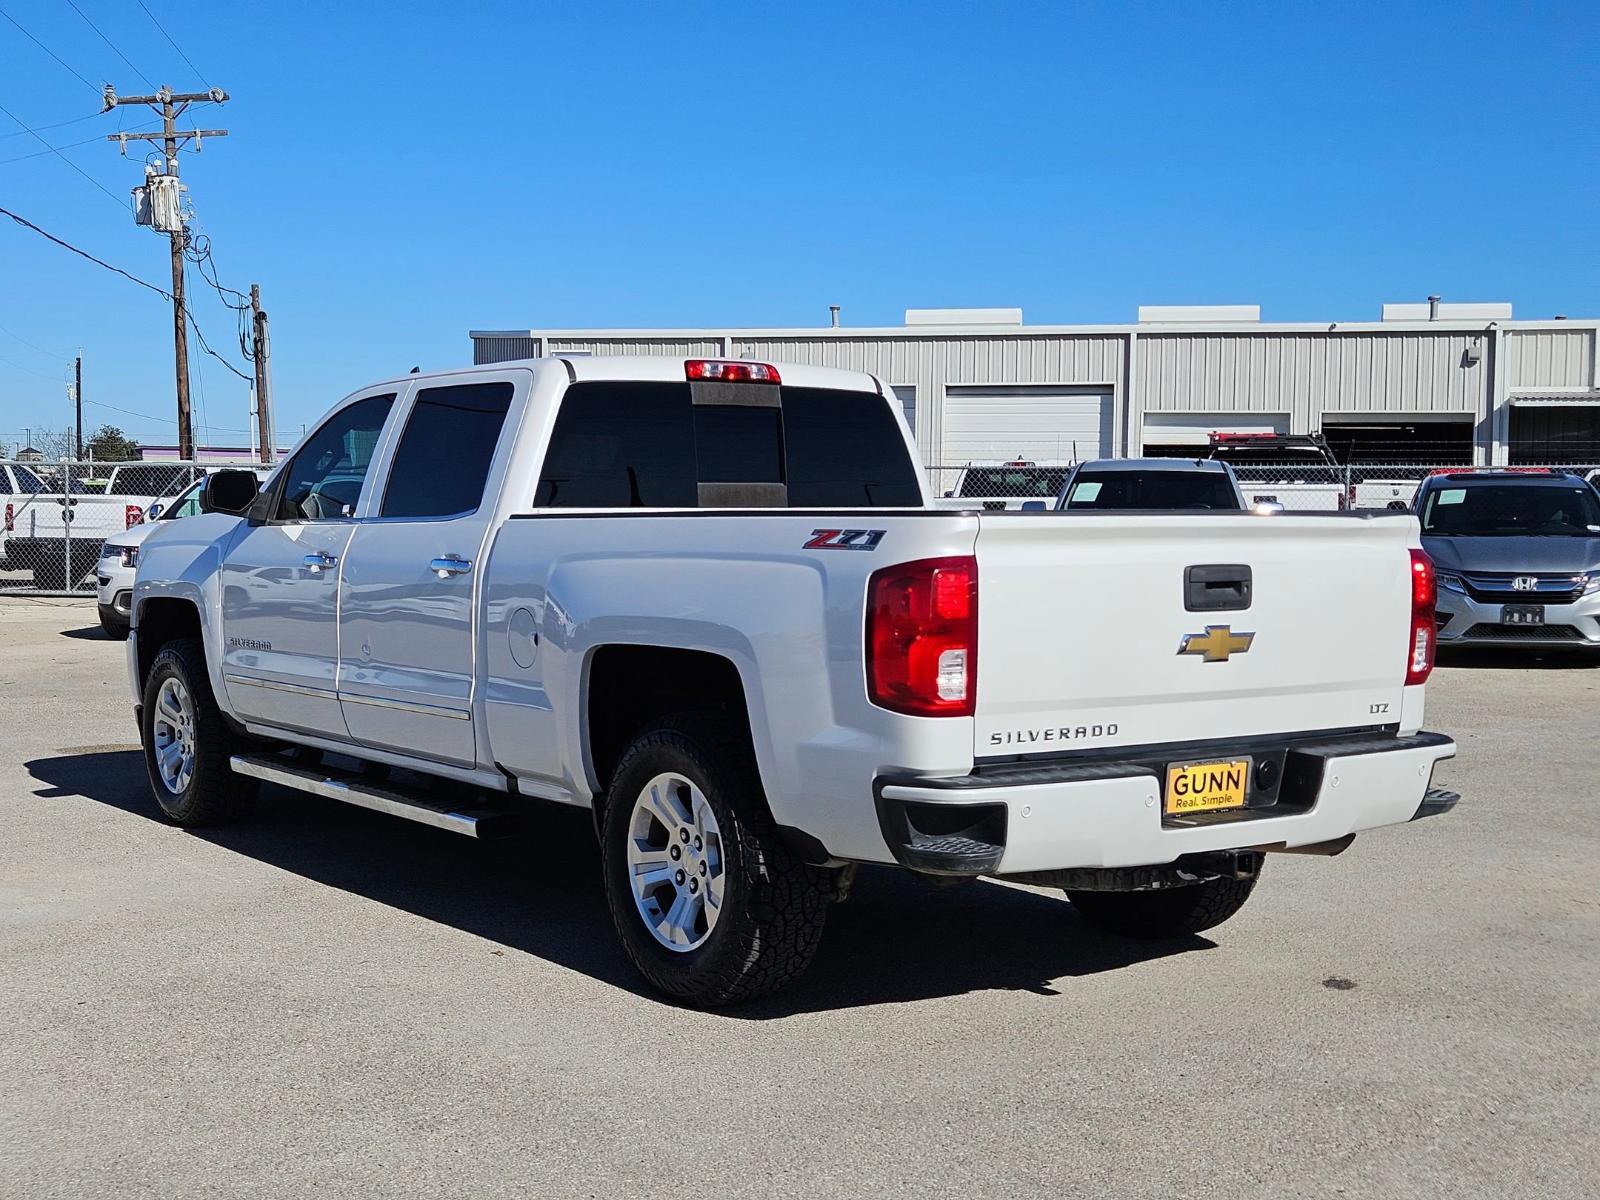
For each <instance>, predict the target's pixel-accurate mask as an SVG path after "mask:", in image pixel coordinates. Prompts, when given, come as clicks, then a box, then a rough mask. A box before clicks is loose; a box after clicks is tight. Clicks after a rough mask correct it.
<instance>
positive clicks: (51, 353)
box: [0, 325, 72, 358]
mask: <svg viewBox="0 0 1600 1200" xmlns="http://www.w3.org/2000/svg"><path fill="white" fill-rule="evenodd" d="M0 333H3V334H5V335H6V336H7V337H13V338H16V339H17V341H19V342H21V343H22V344H23V345H24V346H26V347H28V349H30V350H37V351H38V352H39V353H40V354H43V355H44V356H45V357H46V358H71V357H72V355H70V354H60V353H57V352H56V351H54V350H46V349H45V348H44V347H43V346H40V345H37V344H35V343H33V342H30V341H29V340H28V339H27V338H25V337H23V336H22V335H21V334H20V333H14V332H13V331H11V330H9V329H7V328H6V327H5V326H4V325H0Z"/></svg>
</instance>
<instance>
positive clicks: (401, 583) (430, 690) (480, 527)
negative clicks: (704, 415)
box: [339, 371, 530, 766]
mask: <svg viewBox="0 0 1600 1200" xmlns="http://www.w3.org/2000/svg"><path fill="white" fill-rule="evenodd" d="M528 378H530V376H529V375H528V373H527V372H525V371H519V372H514V373H507V372H501V373H499V374H498V375H495V374H492V373H490V372H484V373H482V374H474V375H465V376H452V377H451V378H450V380H449V381H448V382H440V383H437V384H434V385H432V386H419V387H418V388H417V390H416V393H415V395H414V396H413V397H412V400H411V403H410V405H409V407H408V409H407V410H406V411H405V412H403V413H402V414H401V416H402V419H403V422H404V424H403V427H402V429H401V432H400V434H399V437H398V440H397V442H396V446H395V451H394V454H393V455H392V457H391V458H390V462H389V467H388V470H387V472H386V473H385V477H384V478H383V479H382V480H380V481H379V483H378V488H379V490H380V492H381V495H378V496H375V497H374V500H373V502H372V507H371V515H370V516H369V517H368V518H367V519H365V520H363V521H361V522H360V523H358V525H357V527H356V530H355V535H354V537H353V538H352V540H351V543H350V547H349V550H348V552H347V555H346V559H345V567H344V580H343V591H342V593H341V596H340V603H339V626H340V632H339V660H340V661H339V700H340V703H341V706H342V708H343V711H344V720H345V724H346V725H347V726H348V728H349V730H350V736H351V737H352V738H353V739H354V740H356V741H357V742H360V743H363V744H364V745H368V746H373V747H378V748H381V749H385V750H394V751H398V752H400V753H404V754H413V755H417V756H419V757H423V758H428V759H433V760H436V761H442V762H450V763H455V764H458V765H462V766H473V765H475V764H476V762H477V747H476V740H475V729H474V721H473V715H472V702H473V680H474V675H475V664H476V659H477V654H476V645H477V610H478V602H477V596H478V590H479V589H478V580H479V579H480V577H481V576H482V570H481V561H482V558H483V552H484V548H485V542H486V539H487V537H488V534H489V530H490V527H491V524H492V522H493V508H494V501H495V499H496V498H497V497H498V495H499V492H500V479H501V476H502V475H503V473H504V471H505V460H506V458H507V456H508V454H509V443H510V441H511V437H510V435H509V434H508V433H507V432H506V431H507V430H508V429H510V428H514V425H515V422H512V421H508V419H507V418H508V415H509V414H510V412H511V410H512V404H513V401H514V400H515V399H516V398H517V394H518V392H519V390H520V391H522V392H524V393H525V392H526V388H527V384H526V381H527V379H528Z"/></svg>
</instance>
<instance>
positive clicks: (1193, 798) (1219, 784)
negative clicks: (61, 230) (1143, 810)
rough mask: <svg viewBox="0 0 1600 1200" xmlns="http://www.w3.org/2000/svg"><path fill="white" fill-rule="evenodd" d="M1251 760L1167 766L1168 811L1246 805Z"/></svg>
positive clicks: (1180, 812) (1208, 810)
mask: <svg viewBox="0 0 1600 1200" xmlns="http://www.w3.org/2000/svg"><path fill="white" fill-rule="evenodd" d="M1249 781H1250V760H1249V759H1248V758H1237V759H1229V760H1226V761H1222V762H1197V763H1176V764H1174V765H1172V766H1169V767H1168V768H1167V800H1166V811H1167V813H1168V814H1170V815H1180V814H1184V813H1197V812H1211V811H1213V810H1215V809H1219V808H1243V807H1244V796H1245V787H1246V785H1247V784H1248V783H1249Z"/></svg>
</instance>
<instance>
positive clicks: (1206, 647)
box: [1178, 625, 1256, 662]
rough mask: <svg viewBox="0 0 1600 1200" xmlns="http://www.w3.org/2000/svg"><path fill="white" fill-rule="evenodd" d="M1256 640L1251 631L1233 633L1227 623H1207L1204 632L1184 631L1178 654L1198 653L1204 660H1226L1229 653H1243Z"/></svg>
mask: <svg viewBox="0 0 1600 1200" xmlns="http://www.w3.org/2000/svg"><path fill="white" fill-rule="evenodd" d="M1255 640H1256V635H1255V634H1253V633H1235V632H1234V631H1233V630H1232V628H1231V627H1229V626H1227V625H1207V626H1206V631H1205V632H1204V633H1186V634H1184V635H1183V641H1181V642H1180V643H1178V653H1179V654H1198V655H1201V656H1202V657H1203V658H1204V659H1205V661H1206V662H1227V661H1228V655H1230V654H1243V653H1245V652H1246V651H1247V650H1249V649H1250V643H1251V642H1253V641H1255Z"/></svg>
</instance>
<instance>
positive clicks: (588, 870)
mask: <svg viewBox="0 0 1600 1200" xmlns="http://www.w3.org/2000/svg"><path fill="white" fill-rule="evenodd" d="M26 767H27V770H28V771H29V773H30V774H31V775H32V776H33V778H34V779H36V780H37V781H38V782H39V783H41V784H42V785H44V786H43V787H42V788H40V789H38V790H36V791H35V792H34V795H35V796H37V797H39V798H41V799H44V800H52V801H71V800H77V799H80V798H81V799H87V800H92V801H94V802H95V803H98V804H103V805H106V806H107V807H109V808H113V809H118V810H120V811H122V812H125V813H130V814H132V815H135V816H138V817H143V818H145V819H147V820H151V821H156V822H159V823H161V824H163V825H165V824H166V822H165V821H163V819H162V817H161V815H160V812H159V810H158V809H157V808H156V804H155V801H154V800H153V799H152V798H151V796H150V791H149V785H148V782H147V781H146V778H145V771H144V762H143V756H142V754H141V753H140V752H138V751H135V750H102V749H99V748H94V749H92V750H89V751H87V752H78V753H70V752H69V753H66V754H62V755H58V756H55V757H50V758H39V759H35V760H33V761H32V762H29V763H27V764H26ZM530 825H532V826H533V832H531V833H528V834H525V835H521V836H518V837H513V838H507V839H504V840H501V841H496V842H475V841H472V840H471V839H468V838H462V837H457V836H455V835H452V834H449V833H445V832H442V831H439V830H434V829H429V828H426V827H424V826H419V825H414V824H411V823H410V822H406V821H401V820H397V819H395V818H392V817H386V816H383V815H381V814H379V813H373V812H368V811H365V810H363V809H358V808H353V807H350V806H347V805H343V804H339V803H336V802H332V801H325V800H319V799H316V798H314V797H310V796H305V795H302V794H301V793H298V792H294V791H290V790H287V789H282V788H273V787H269V788H266V789H264V790H263V793H262V797H261V799H260V800H259V801H258V802H257V803H256V805H255V808H254V811H253V812H251V813H250V814H249V815H248V816H247V817H246V818H245V819H244V820H243V821H241V822H240V823H238V824H236V825H230V826H225V827H221V828H217V829H206V830H200V831H196V832H194V833H192V834H188V835H186V836H191V837H197V838H201V839H203V840H204V841H206V842H208V843H210V844H212V845H214V846H218V847H221V848H223V849H225V850H229V851H231V852H233V853H235V854H242V855H246V856H248V857H250V858H253V859H256V860H257V861H259V862H263V863H266V864H269V865H271V866H274V867H277V868H279V869H280V870H284V871H288V872H291V873H293V874H295V875H299V876H301V877H303V878H305V879H308V880H311V881H313V882H315V883H318V884H322V885H324V886H327V887H333V888H339V889H341V890H343V891H347V892H350V893H353V894H355V895H359V896H362V897H365V898H367V899H369V900H375V901H377V902H378V903H380V904H386V905H390V906H392V907H394V908H397V909H400V910H402V911H404V912H408V913H412V914H415V915H417V916H420V917H423V918H425V919H427V920H430V921H436V922H439V923H441V924H444V925H449V926H452V927H454V928H456V929H460V930H462V931H464V932H466V933H470V934H473V935H475V936H477V937H481V938H484V939H486V940H488V941H491V942H494V943H497V944H498V945H499V946H502V947H504V948H505V949H507V950H511V951H516V952H519V953H524V954H531V955H535V956H537V957H539V958H542V959H545V960H546V961H549V962H552V963H556V964H559V965H560V966H563V967H566V968H568V969H569V970H573V971H578V972H581V973H583V974H585V975H588V976H590V977H591V978H594V979H597V980H599V981H601V982H603V983H606V984H610V985H612V986H615V987H617V988H620V989H624V990H627V991H631V992H634V993H636V994H638V995H640V996H643V997H646V998H648V999H651V1000H659V998H658V997H656V996H655V994H654V993H653V992H651V991H649V990H648V989H647V988H646V987H645V985H644V984H643V982H642V981H641V980H640V979H639V978H638V976H637V975H636V974H635V973H634V972H633V969H632V968H631V966H630V965H629V964H628V962H627V960H626V959H625V958H624V956H623V953H622V950H621V948H620V947H619V946H618V944H617V940H616V934H615V932H614V931H613V929H612V928H611V921H610V918H609V916H608V914H607V912H606V906H605V897H604V895H603V892H602V889H601V886H600V870H599V860H598V853H597V850H596V847H595V843H594V836H593V833H592V832H591V826H590V821H589V814H588V813H587V812H583V811H579V810H576V809H569V808H562V807H560V806H555V805H552V806H550V807H549V808H548V809H547V810H546V811H544V812H543V813H540V814H536V816H535V819H534V820H533V821H530ZM551 841H553V842H555V843H556V844H557V845H559V846H560V847H562V850H563V852H562V853H559V854H551V853H549V850H548V843H549V842H551ZM541 843H544V845H541ZM152 868H153V869H159V868H158V867H156V865H155V864H152ZM1214 945H1215V943H1213V942H1211V941H1209V940H1207V939H1205V938H1202V937H1190V938H1183V939H1179V940H1175V941H1167V942H1131V941H1126V940H1123V939H1118V938H1111V937H1107V936H1104V935H1102V934H1100V933H1099V932H1098V931H1096V930H1094V929H1093V928H1092V927H1090V926H1089V925H1088V924H1087V923H1086V922H1084V921H1083V920H1082V918H1080V917H1079V916H1078V915H1077V914H1076V912H1075V911H1074V910H1073V908H1072V906H1071V905H1070V904H1068V903H1067V902H1066V900H1065V899H1064V898H1063V897H1062V896H1061V895H1060V894H1059V893H1054V892H1046V891H1042V890H1032V889H1022V888H1016V887H1007V886H1004V885H1001V884H996V883H992V882H989V881H980V882H976V883H968V884H963V885H960V886H958V887H949V888H944V887H938V886H935V885H933V884H930V883H927V882H925V881H923V880H921V879H918V878H916V877H914V876H911V875H908V874H906V873H904V872H900V871H895V870H889V869H864V870H863V871H862V872H861V874H860V877H859V878H858V879H857V881H856V885H855V888H854V890H853V891H852V894H851V896H850V899H849V900H848V901H847V902H846V903H844V904H842V905H836V906H835V907H834V908H833V909H832V910H831V912H830V913H829V916H828V928H827V930H826V932H825V933H824V935H823V939H822V948H821V950H820V951H819V953H818V954H817V958H816V961H815V962H814V963H813V964H812V966H811V969H810V970H809V971H808V972H807V973H806V975H805V976H804V977H803V978H802V979H800V980H799V981H798V982H797V983H796V984H795V985H794V986H792V987H790V988H789V989H788V990H787V991H785V992H783V993H782V994H780V995H778V996H775V997H772V998H770V999H767V1000H762V1001H758V1002H756V1003H753V1004H749V1005H744V1006H742V1007H737V1008H730V1009H725V1010H719V1011H720V1012H721V1013H722V1014H723V1015H726V1016H729V1017H737V1018H743V1019H747V1020H763V1019H770V1018H773V1017H782V1016H787V1015H790V1014H794V1013H801V1012H818V1011H827V1010H833V1009H847V1008H856V1007H863V1006H869V1005H874V1004H886V1003H903V1002H906V1001H914V1000H927V999H934V998H938V997H942V996H953V995H960V994H963V993H966V992H974V991H985V990H1013V991H1029V992H1034V993H1036V994H1039V995H1044V996H1053V995H1062V994H1066V993H1069V992H1070V990H1071V987H1070V983H1064V982H1062V981H1065V980H1070V979H1072V978H1074V977H1079V976H1086V975H1093V974H1097V973H1099V972H1102V971H1114V970H1118V969H1121V968H1124V967H1129V966H1132V965H1135V964H1137V963H1140V962H1144V961H1147V960H1151V959H1158V958H1166V957H1170V956H1172V955H1175V954H1183V953H1187V952H1191V951H1195V950H1207V949H1212V948H1214ZM496 953H498V951H496Z"/></svg>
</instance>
